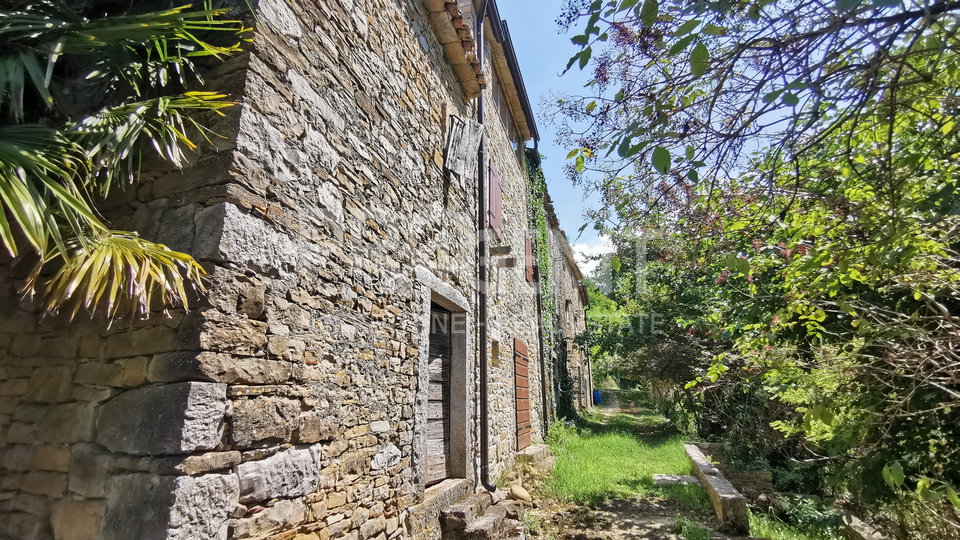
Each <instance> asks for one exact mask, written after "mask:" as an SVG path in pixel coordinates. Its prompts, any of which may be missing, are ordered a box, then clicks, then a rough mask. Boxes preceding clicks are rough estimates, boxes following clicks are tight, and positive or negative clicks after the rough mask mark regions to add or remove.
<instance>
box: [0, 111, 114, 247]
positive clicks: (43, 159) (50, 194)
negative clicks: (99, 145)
mask: <svg viewBox="0 0 960 540" xmlns="http://www.w3.org/2000/svg"><path fill="white" fill-rule="evenodd" d="M83 161H84V158H83V153H82V152H81V151H80V149H79V147H77V146H76V145H74V144H72V143H71V142H70V141H68V140H67V139H66V138H64V137H63V135H62V134H61V133H60V132H59V131H57V130H54V129H51V128H48V127H46V126H40V125H34V124H20V125H8V126H0V203H2V209H3V211H0V241H2V243H3V247H4V248H6V250H7V251H8V252H9V253H10V254H11V255H16V254H17V253H18V251H19V250H18V249H17V244H16V241H15V239H14V228H13V226H12V225H13V224H15V225H16V227H17V229H19V231H20V232H21V233H22V234H23V236H24V237H25V238H26V240H27V242H29V243H30V245H31V246H33V248H34V249H35V250H36V251H37V252H39V253H43V252H45V251H48V250H49V246H50V244H51V243H53V244H56V245H61V246H63V240H62V238H61V235H60V230H59V226H58V225H57V224H56V220H55V218H56V216H60V217H67V216H69V220H71V221H72V222H74V223H76V224H77V227H79V228H82V229H83V230H85V231H89V230H91V229H94V230H96V229H105V227H103V225H102V224H101V222H100V220H99V218H98V217H97V215H96V214H95V212H94V211H93V209H92V207H91V206H90V205H89V203H87V202H86V200H85V199H84V197H82V195H81V194H80V193H79V190H78V189H77V188H76V187H75V185H74V179H75V178H76V177H77V175H78V174H79V173H81V169H82V168H83V167H84V163H83ZM4 213H6V216H4V215H2V214H4ZM8 216H9V218H12V221H13V224H11V223H10V220H9V219H8ZM81 222H82V225H81ZM77 232H79V231H77Z"/></svg>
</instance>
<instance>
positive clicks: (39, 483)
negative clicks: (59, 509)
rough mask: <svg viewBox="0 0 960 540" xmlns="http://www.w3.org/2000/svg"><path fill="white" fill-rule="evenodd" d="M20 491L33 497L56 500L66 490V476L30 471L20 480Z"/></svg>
mask: <svg viewBox="0 0 960 540" xmlns="http://www.w3.org/2000/svg"><path fill="white" fill-rule="evenodd" d="M20 489H21V490H22V491H25V492H27V493H33V494H35V495H46V496H47V497H52V498H54V499H58V498H60V497H63V492H64V491H66V489H67V475H66V474H64V473H58V472H49V471H30V472H28V473H27V474H25V475H23V478H21V480H20Z"/></svg>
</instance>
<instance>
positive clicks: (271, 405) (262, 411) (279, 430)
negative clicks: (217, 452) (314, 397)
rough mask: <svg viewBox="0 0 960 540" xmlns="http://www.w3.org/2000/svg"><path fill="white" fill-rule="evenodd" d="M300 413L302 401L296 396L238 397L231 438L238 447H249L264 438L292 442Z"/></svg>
mask: <svg viewBox="0 0 960 540" xmlns="http://www.w3.org/2000/svg"><path fill="white" fill-rule="evenodd" d="M299 415H300V402H299V401H294V400H292V399H283V398H271V397H258V398H255V399H240V400H237V401H235V402H234V404H233V431H232V432H231V434H230V440H231V441H233V443H234V446H235V447H236V448H248V447H250V445H252V444H253V443H255V442H260V441H271V440H272V441H275V442H288V441H292V440H293V430H294V428H295V427H296V425H297V417H298V416H299Z"/></svg>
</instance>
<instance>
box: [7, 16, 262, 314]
mask: <svg viewBox="0 0 960 540" xmlns="http://www.w3.org/2000/svg"><path fill="white" fill-rule="evenodd" d="M97 9H99V8H98V7H97V6H96V5H95V3H94V5H90V4H83V3H66V2H60V1H57V0H41V1H38V2H25V1H15V2H12V3H8V4H7V5H6V6H5V7H4V9H3V10H2V11H0V111H2V112H6V113H7V114H8V117H9V123H8V124H6V125H2V126H0V201H2V209H0V245H2V246H3V248H4V249H5V250H6V251H7V252H8V253H9V254H10V255H11V256H18V257H20V258H21V259H23V258H28V259H32V260H34V261H35V262H34V263H33V265H34V266H33V270H32V272H31V273H30V277H29V279H27V281H26V285H25V288H24V292H25V293H28V294H33V293H34V292H35V291H37V290H38V289H42V290H43V294H44V297H45V299H46V302H47V306H48V309H49V310H50V311H54V312H55V311H58V310H59V309H61V308H63V307H65V306H68V305H71V306H72V308H71V313H72V314H73V315H76V313H77V312H78V311H79V309H81V308H88V309H94V308H96V307H99V306H104V307H105V308H106V312H107V314H108V315H109V316H111V317H113V316H116V315H117V314H118V309H119V307H120V305H121V304H125V303H129V305H130V306H131V308H132V309H133V310H136V311H140V312H146V311H147V310H149V309H152V308H153V307H156V306H154V305H153V300H154V298H156V299H158V300H159V301H160V302H161V303H162V304H163V305H167V304H176V303H179V304H184V305H185V304H186V303H187V302H188V301H189V299H190V294H189V291H188V287H191V286H202V284H201V282H200V279H201V276H202V274H203V269H202V268H201V267H200V265H199V264H198V263H197V262H196V261H194V260H193V258H191V257H190V256H188V255H184V254H181V253H175V252H172V251H170V250H169V249H167V248H166V247H164V246H161V245H158V244H153V243H151V242H147V241H145V240H142V239H139V238H137V236H136V233H130V232H122V231H114V230H112V229H111V228H110V227H109V225H108V224H107V223H105V221H104V220H103V218H102V217H101V216H100V215H99V213H98V212H97V211H96V209H95V205H94V201H95V198H96V197H98V196H99V197H102V196H106V195H107V194H108V193H109V192H110V190H111V189H112V188H114V187H116V186H118V185H120V184H122V183H129V182H132V181H134V180H135V179H136V176H137V173H138V170H139V164H140V162H141V160H142V156H143V155H144V154H145V153H153V152H155V153H156V154H158V155H159V156H160V157H161V158H164V159H166V160H167V161H169V162H170V163H171V164H172V165H174V166H176V167H181V166H183V165H185V164H186V163H187V162H188V156H187V154H185V151H189V150H194V149H196V143H195V142H194V138H195V136H196V134H198V133H199V134H201V136H204V137H205V136H206V131H205V130H204V128H203V127H202V125H201V124H200V123H199V121H198V120H197V117H196V115H197V114H198V113H208V112H212V113H215V114H222V113H220V112H219V111H220V109H222V108H224V107H228V106H230V105H232V103H231V102H230V101H227V100H226V99H225V98H226V96H224V95H222V94H217V93H212V92H191V91H188V90H187V89H188V87H189V86H191V85H193V84H196V83H200V82H202V79H201V78H200V76H199V74H198V70H197V68H196V66H195V64H194V59H196V58H200V57H206V56H214V57H222V56H225V55H229V54H232V53H234V52H236V51H238V50H239V44H238V43H237V41H239V38H238V36H239V34H240V33H241V32H242V31H243V30H244V29H243V27H242V25H241V24H240V23H239V22H238V21H230V20H225V19H223V18H222V17H223V16H224V15H225V14H226V11H225V10H215V9H199V10H198V9H192V8H191V6H189V5H187V6H181V7H177V8H173V9H169V10H165V11H159V12H149V13H125V14H115V15H105V16H101V15H92V14H94V13H102V11H97ZM212 33H217V34H222V35H224V36H226V35H230V36H232V38H231V39H232V40H233V43H232V44H226V45H216V44H214V43H213V42H212V41H210V40H209V39H207V37H206V36H207V35H212ZM48 268H49V269H50V270H52V271H54V276H53V277H52V278H51V279H49V280H47V279H45V278H44V277H43V276H45V275H46V274H47V273H48V272H47V269H48Z"/></svg>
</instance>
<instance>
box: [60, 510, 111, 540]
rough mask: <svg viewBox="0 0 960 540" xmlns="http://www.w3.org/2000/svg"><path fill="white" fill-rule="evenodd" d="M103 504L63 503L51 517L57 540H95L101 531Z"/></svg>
mask: <svg viewBox="0 0 960 540" xmlns="http://www.w3.org/2000/svg"><path fill="white" fill-rule="evenodd" d="M102 514H103V504H102V503H100V502H99V501H61V502H59V503H57V504H56V505H54V507H53V512H52V514H51V516H50V524H51V525H52V526H53V537H54V538H56V540H94V539H95V538H96V537H97V533H98V532H99V531H100V521H101V517H102Z"/></svg>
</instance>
